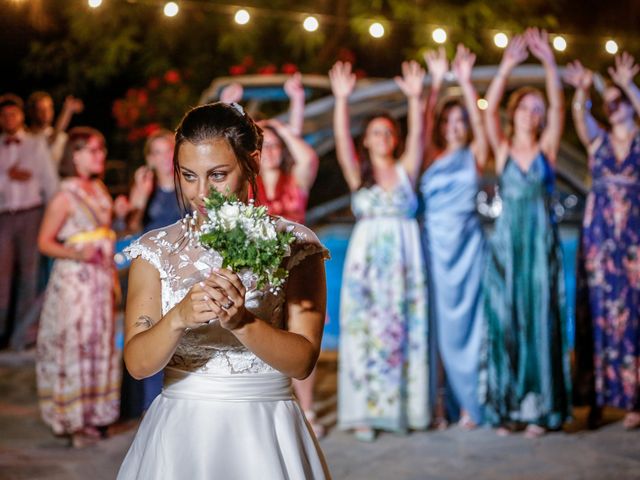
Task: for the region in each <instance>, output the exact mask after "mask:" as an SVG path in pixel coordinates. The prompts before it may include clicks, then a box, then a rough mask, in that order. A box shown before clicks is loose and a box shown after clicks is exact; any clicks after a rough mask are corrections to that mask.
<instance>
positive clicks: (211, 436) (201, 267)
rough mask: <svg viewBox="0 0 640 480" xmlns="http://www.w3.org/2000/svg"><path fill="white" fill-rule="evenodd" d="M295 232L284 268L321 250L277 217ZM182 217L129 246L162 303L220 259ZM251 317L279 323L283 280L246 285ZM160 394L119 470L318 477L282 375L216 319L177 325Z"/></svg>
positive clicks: (315, 453) (311, 446)
mask: <svg viewBox="0 0 640 480" xmlns="http://www.w3.org/2000/svg"><path fill="white" fill-rule="evenodd" d="M278 228H282V229H285V228H287V229H292V231H293V233H294V234H295V236H296V240H295V242H294V243H293V244H292V247H291V255H290V256H289V257H288V258H287V259H286V268H287V269H289V270H290V269H292V268H293V267H294V266H296V265H297V264H298V263H299V262H300V261H301V260H303V259H304V258H305V257H307V256H309V255H312V254H316V253H321V254H322V255H323V256H324V257H325V258H326V257H328V251H327V250H326V249H325V248H324V247H323V246H322V245H321V244H320V242H319V241H318V238H317V237H316V236H315V234H314V233H313V232H311V230H309V229H307V228H306V227H304V226H302V225H298V224H295V223H291V222H287V221H285V220H281V219H279V220H278ZM185 233H186V227H185V226H184V224H183V223H182V222H178V223H175V224H173V225H171V226H169V227H166V228H163V229H159V230H154V231H151V232H149V233H147V234H146V235H144V236H143V237H141V238H140V239H139V240H138V241H136V242H135V243H134V244H132V245H131V246H130V247H129V248H128V252H127V253H128V254H129V256H131V257H132V258H135V257H142V258H143V259H145V260H146V261H148V262H149V263H150V264H151V265H153V266H154V267H155V268H156V269H157V270H158V272H159V273H160V279H161V283H162V312H163V314H166V313H167V312H168V311H169V310H170V309H171V308H172V307H173V306H174V305H176V304H177V303H178V302H180V301H181V300H182V298H183V297H184V296H185V295H186V293H187V292H188V291H189V289H190V288H191V286H193V285H194V284H195V283H196V282H198V281H200V280H202V279H203V278H205V277H206V276H207V275H208V274H209V272H210V269H211V267H213V266H219V265H220V263H221V258H220V256H219V255H217V254H216V253H215V252H211V251H208V250H205V249H203V248H201V247H199V246H198V245H197V242H196V241H195V240H189V238H188V236H186V235H185ZM245 298H246V301H245V304H246V306H247V308H248V309H249V310H250V311H251V312H252V313H253V314H255V315H256V316H257V317H259V318H261V319H263V320H267V321H270V322H271V323H272V324H273V325H274V326H276V327H278V328H285V327H286V314H285V313H286V312H285V310H284V308H283V307H284V305H285V297H284V289H282V290H281V291H280V292H279V293H273V292H269V291H256V290H250V291H248V292H247V294H246V297H245ZM164 375H165V380H164V387H163V391H162V394H161V395H159V396H158V397H157V398H156V399H155V401H154V402H153V403H152V405H151V407H150V408H149V410H148V411H147V413H146V415H145V416H144V419H143V420H142V423H141V424H140V427H139V429H138V432H137V434H136V437H135V439H134V441H133V444H132V445H131V448H130V449H129V452H128V453H127V456H126V457H125V459H124V462H123V463H122V466H121V467H120V471H119V473H118V479H119V480H128V479H141V480H152V479H180V480H182V479H189V480H200V479H225V480H250V479H261V480H262V479H268V480H278V479H295V480H298V479H325V478H329V477H330V475H329V470H328V468H327V466H326V462H325V460H324V457H323V455H322V452H321V450H320V448H319V446H318V442H317V440H316V438H315V436H314V435H313V432H312V430H311V428H310V426H309V424H308V423H307V422H306V420H305V417H304V414H303V413H302V410H301V409H300V407H299V405H298V403H297V401H296V400H295V399H294V398H293V396H292V390H291V380H290V379H289V378H288V377H286V376H285V375H283V374H282V373H280V372H278V371H277V370H275V369H274V368H272V367H270V366H269V365H267V364H266V363H265V362H263V361H262V360H261V359H260V358H258V357H257V356H256V355H255V354H253V353H252V352H250V351H249V350H247V349H246V348H245V347H244V346H243V345H242V344H241V343H240V342H239V341H238V340H237V339H236V338H235V336H234V335H233V334H231V333H230V332H228V331H227V330H225V329H223V328H221V327H220V326H219V325H218V323H217V322H215V323H213V324H212V325H206V326H203V327H200V328H196V329H193V330H190V331H188V332H186V333H185V334H184V336H183V337H182V339H181V341H180V344H179V345H178V347H177V349H176V351H175V354H174V355H173V357H172V359H171V361H170V362H169V364H168V365H167V367H166V368H165V370H164Z"/></svg>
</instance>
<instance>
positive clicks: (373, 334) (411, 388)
mask: <svg viewBox="0 0 640 480" xmlns="http://www.w3.org/2000/svg"><path fill="white" fill-rule="evenodd" d="M424 75H425V73H424V70H422V68H420V66H419V65H418V64H417V63H416V62H408V63H404V64H403V77H402V78H400V77H398V78H397V79H396V82H397V83H398V86H399V87H400V89H401V90H402V91H403V93H404V94H405V95H406V96H407V100H408V107H409V108H408V121H407V123H408V132H407V141H406V148H405V150H404V153H403V154H402V155H400V156H398V155H397V154H396V153H397V150H398V146H399V130H398V129H397V126H396V123H395V121H394V120H393V118H391V117H390V116H389V115H386V114H377V115H375V116H373V117H372V118H371V120H370V121H368V122H367V123H366V126H365V130H364V136H363V141H362V149H361V150H360V152H359V154H356V151H355V146H354V142H353V139H352V138H351V133H350V128H349V111H348V97H349V95H350V94H351V92H352V91H353V88H354V86H355V75H353V74H352V73H351V65H350V64H348V63H342V62H338V63H336V64H335V65H334V67H333V68H332V69H331V71H330V72H329V77H330V79H331V88H332V90H333V94H334V96H335V110H334V134H335V137H336V154H337V157H338V163H339V164H340V167H341V168H342V172H343V174H344V177H345V180H346V181H347V184H348V185H349V188H350V189H351V192H352V201H351V205H352V208H353V213H354V215H355V216H356V223H355V225H354V228H353V232H352V234H351V239H350V241H349V248H348V250H347V255H346V258H345V264H344V274H343V279H342V289H341V298H340V352H339V355H340V356H339V364H338V426H339V427H340V428H344V429H352V430H354V432H355V435H356V438H358V439H359V440H363V441H372V440H374V438H375V435H376V431H377V430H387V431H393V432H396V433H405V432H406V431H407V430H408V429H409V428H412V429H425V428H426V427H427V426H428V425H429V398H428V362H427V303H426V301H427V298H426V297H427V291H426V282H425V270H424V258H423V254H422V247H421V245H420V232H419V229H418V222H417V220H416V218H415V216H416V211H417V204H418V201H417V195H416V193H415V185H416V183H417V180H418V175H419V172H420V165H421V163H422V156H423V132H422V130H423V128H422V122H423V112H422V99H421V98H422V89H423V81H424Z"/></svg>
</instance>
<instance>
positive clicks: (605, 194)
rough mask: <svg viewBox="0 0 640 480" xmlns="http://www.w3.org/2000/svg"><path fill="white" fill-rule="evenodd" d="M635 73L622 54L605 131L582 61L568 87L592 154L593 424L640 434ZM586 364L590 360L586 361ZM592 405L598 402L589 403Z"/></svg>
mask: <svg viewBox="0 0 640 480" xmlns="http://www.w3.org/2000/svg"><path fill="white" fill-rule="evenodd" d="M638 71H640V66H639V65H638V64H636V63H635V61H634V59H633V57H632V56H631V55H629V54H628V53H623V54H622V55H621V56H617V57H616V63H615V67H614V68H610V69H609V74H610V75H611V78H612V79H613V82H614V83H613V84H610V85H609V86H607V87H606V88H605V90H604V93H603V101H604V110H605V114H606V116H607V119H608V121H609V129H608V130H604V129H602V128H600V127H599V126H598V124H597V123H596V121H595V119H594V118H593V116H592V115H591V112H590V108H589V105H590V102H589V90H590V88H591V84H592V80H593V74H592V73H591V72H590V71H589V70H587V69H585V68H584V67H583V66H582V65H581V64H580V62H578V61H575V62H573V63H572V64H569V65H568V66H567V69H566V74H565V80H566V81H567V82H568V83H570V84H571V85H573V86H574V87H575V88H576V93H575V96H574V98H573V105H572V112H573V120H574V122H575V125H576V130H577V132H578V136H579V137H580V140H581V141H582V143H583V145H584V146H585V148H586V149H587V151H588V153H589V159H590V160H589V163H590V170H591V178H592V184H591V191H590V192H589V196H588V198H587V207H586V211H585V216H584V221H583V227H582V242H581V249H580V251H581V255H580V256H579V269H578V271H579V272H583V273H584V274H585V275H584V276H585V277H586V278H585V279H584V280H586V282H585V283H586V284H587V285H588V287H587V289H586V291H587V295H588V300H587V302H585V303H587V305H585V306H588V308H587V309H585V308H576V313H578V311H582V312H585V311H586V312H588V315H587V316H586V317H588V318H576V326H579V325H580V323H581V321H586V322H588V324H587V325H585V326H586V327H587V329H586V331H592V335H593V336H592V338H588V337H587V338H585V339H584V341H585V342H588V343H590V345H588V346H587V345H578V344H577V345H576V349H581V348H584V347H586V349H585V350H586V351H589V356H591V355H592V361H588V362H587V363H591V366H593V367H595V368H594V369H593V372H594V374H595V382H594V385H592V386H594V387H595V399H592V403H593V407H592V408H593V410H592V415H591V416H590V420H591V421H592V422H593V423H598V420H599V413H600V408H602V407H605V406H611V407H615V408H620V409H624V410H626V412H627V414H626V416H625V418H624V422H623V423H624V426H625V428H627V429H633V428H638V427H640V129H639V128H638V124H637V123H636V119H637V116H640V90H639V89H638V87H637V86H636V85H635V84H634V83H633V77H634V76H635V75H636V74H637V73H638ZM587 360H591V359H587ZM593 400H595V401H593Z"/></svg>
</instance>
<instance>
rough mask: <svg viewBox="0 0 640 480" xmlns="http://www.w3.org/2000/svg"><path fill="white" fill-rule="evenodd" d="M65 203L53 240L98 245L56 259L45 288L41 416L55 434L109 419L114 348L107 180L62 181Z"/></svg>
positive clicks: (39, 359)
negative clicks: (89, 184)
mask: <svg viewBox="0 0 640 480" xmlns="http://www.w3.org/2000/svg"><path fill="white" fill-rule="evenodd" d="M60 189H61V191H62V193H61V194H62V195H65V196H66V197H67V198H68V200H69V203H70V205H71V208H70V211H71V213H70V214H69V216H68V217H67V219H66V220H65V222H64V224H63V225H62V228H61V229H60V232H59V233H58V236H59V239H60V240H61V241H62V242H64V243H65V244H66V245H68V246H69V245H74V246H76V247H77V248H81V247H82V246H84V245H86V244H87V243H91V244H93V245H94V246H95V247H97V250H98V252H99V254H96V256H95V257H94V259H93V260H92V261H91V262H81V261H77V260H71V259H67V258H59V259H56V260H55V262H54V263H53V271H52V272H51V277H50V279H49V283H48V285H47V290H46V292H45V297H44V304H43V307H42V313H41V316H40V327H39V330H38V342H37V353H36V374H37V382H38V397H39V400H40V410H41V413H42V419H43V420H44V421H45V423H47V424H48V425H50V426H51V428H52V430H53V432H54V433H56V434H58V435H61V434H69V433H73V432H76V431H78V430H80V429H82V428H84V427H87V426H104V425H109V424H111V423H113V422H115V421H116V420H117V419H118V415H119V413H120V379H121V371H120V352H119V351H118V350H117V349H116V347H115V341H114V336H115V316H114V293H113V292H114V278H115V267H114V265H113V237H112V235H113V232H111V230H110V229H109V225H110V222H111V210H112V203H111V197H110V196H109V193H108V192H107V189H106V187H104V185H102V188H101V189H100V191H99V194H97V195H95V196H89V195H88V194H87V193H86V192H85V191H84V190H83V189H82V188H81V187H80V185H79V184H78V182H77V181H76V179H74V178H71V179H67V180H64V181H63V182H62V184H61V186H60Z"/></svg>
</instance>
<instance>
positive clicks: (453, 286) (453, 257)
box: [420, 45, 488, 429]
mask: <svg viewBox="0 0 640 480" xmlns="http://www.w3.org/2000/svg"><path fill="white" fill-rule="evenodd" d="M425 61H426V63H427V68H428V70H429V73H430V74H431V91H430V94H429V99H428V102H427V110H426V118H425V124H427V125H429V124H431V125H433V128H430V129H428V130H427V133H428V136H427V138H426V146H427V155H426V164H427V169H426V171H425V172H424V174H423V175H422V177H421V179H420V192H421V194H422V199H423V202H424V208H425V210H424V221H423V225H424V231H423V241H424V244H425V251H426V259H427V265H428V268H427V271H428V272H429V278H430V279H432V280H433V281H431V282H430V283H429V295H430V306H431V308H430V312H431V313H432V315H433V317H432V318H431V319H430V325H431V326H432V329H431V334H432V335H435V339H436V340H437V350H438V353H439V355H438V357H439V359H440V361H441V363H442V367H443V369H444V373H445V375H446V383H447V384H448V385H449V386H450V390H451V392H452V393H453V396H454V398H453V400H454V402H453V403H454V404H457V405H459V407H460V418H459V425H460V426H461V427H462V428H464V429H472V428H475V426H476V425H478V424H479V423H480V422H481V419H482V415H481V411H480V405H479V402H478V388H477V387H478V362H479V359H480V340H481V335H482V308H481V302H480V290H481V288H480V286H481V280H482V274H483V271H484V258H485V255H484V254H485V240H484V234H483V231H482V225H481V224H480V220H479V218H478V215H477V212H476V195H477V193H478V172H481V171H482V169H483V167H484V165H485V163H486V161H487V154H488V144H487V139H486V134H485V131H484V126H483V122H482V116H481V114H480V110H479V109H478V105H477V100H478V95H477V93H476V91H475V88H474V87H473V83H472V82H471V72H472V69H473V64H474V63H475V55H474V54H473V53H471V52H470V51H469V49H467V48H465V47H464V46H463V45H458V48H457V52H456V57H455V59H454V61H453V63H452V65H451V66H452V70H453V72H454V73H455V75H456V78H457V81H458V83H459V85H460V88H461V89H462V94H463V101H460V100H459V99H449V100H447V101H446V102H445V103H444V104H443V105H442V107H441V108H440V110H439V112H438V113H437V114H436V113H435V111H434V110H435V109H434V106H435V104H436V102H437V97H438V93H439V91H440V88H441V86H442V83H443V80H444V75H445V73H446V72H447V70H448V62H447V59H446V56H445V52H444V49H440V51H439V52H427V54H426V55H425ZM433 370H434V369H432V371H433ZM443 388H444V386H443V385H439V388H438V390H439V391H440V389H443ZM437 402H438V403H437V404H436V417H437V419H436V421H439V422H440V425H446V421H445V420H444V418H443V416H444V405H443V403H444V402H443V399H442V397H441V396H440V395H439V396H438V397H437Z"/></svg>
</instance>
